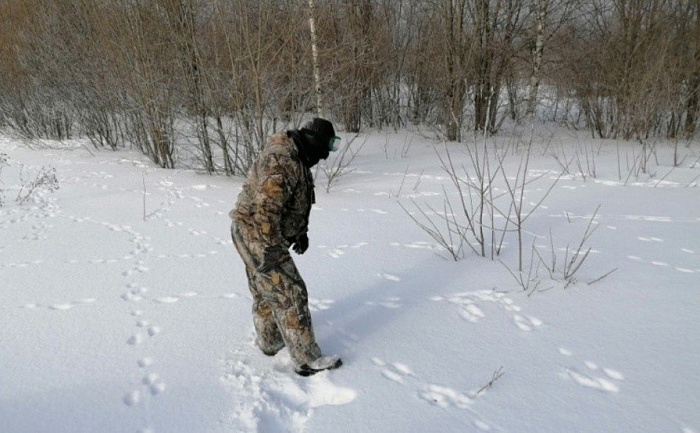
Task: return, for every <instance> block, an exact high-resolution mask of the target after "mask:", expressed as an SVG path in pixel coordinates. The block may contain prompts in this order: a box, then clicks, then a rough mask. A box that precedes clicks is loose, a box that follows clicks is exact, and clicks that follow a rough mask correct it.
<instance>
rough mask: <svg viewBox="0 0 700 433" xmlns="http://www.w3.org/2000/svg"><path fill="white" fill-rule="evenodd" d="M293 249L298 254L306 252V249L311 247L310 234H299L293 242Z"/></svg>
mask: <svg viewBox="0 0 700 433" xmlns="http://www.w3.org/2000/svg"><path fill="white" fill-rule="evenodd" d="M292 249H293V250H294V252H295V253H297V254H304V253H305V252H306V250H308V249H309V236H308V235H307V234H306V233H304V234H303V235H301V236H299V237H298V238H297V239H296V240H295V241H294V243H292Z"/></svg>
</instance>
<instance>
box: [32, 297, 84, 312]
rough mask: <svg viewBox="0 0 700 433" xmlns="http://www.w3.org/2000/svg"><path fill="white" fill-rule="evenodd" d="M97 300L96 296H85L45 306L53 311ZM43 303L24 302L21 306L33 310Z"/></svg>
mask: <svg viewBox="0 0 700 433" xmlns="http://www.w3.org/2000/svg"><path fill="white" fill-rule="evenodd" d="M95 302H97V299H96V298H85V299H78V300H76V301H71V302H59V303H55V304H50V305H46V306H45V307H46V308H48V309H49V310H53V311H66V310H70V309H71V308H74V307H77V306H79V305H87V304H93V303H95ZM41 307H42V305H41V304H38V303H29V304H24V305H22V306H20V308H24V309H27V310H33V309H36V308H41Z"/></svg>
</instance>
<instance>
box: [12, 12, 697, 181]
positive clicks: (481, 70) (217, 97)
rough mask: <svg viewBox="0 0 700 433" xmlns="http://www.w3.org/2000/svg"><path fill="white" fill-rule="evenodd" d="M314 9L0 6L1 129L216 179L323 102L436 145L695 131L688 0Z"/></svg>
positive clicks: (338, 116) (353, 119)
mask: <svg viewBox="0 0 700 433" xmlns="http://www.w3.org/2000/svg"><path fill="white" fill-rule="evenodd" d="M311 3H312V4H313V2H311ZM309 6H310V4H309V2H308V1H307V0H303V1H302V0H297V1H291V0H265V1H257V0H235V1H225V0H148V1H140V0H3V1H0V22H2V23H3V25H2V26H0V59H1V61H0V77H2V79H0V128H3V129H6V130H8V129H9V130H12V131H15V132H18V133H20V134H21V135H22V136H24V137H28V138H47V139H59V140H60V139H70V138H77V137H88V138H89V139H90V141H91V143H93V144H94V146H96V147H98V148H108V149H109V148H111V149H115V150H116V149H120V148H128V147H136V148H138V149H139V150H141V151H142V152H143V153H144V154H145V155H147V156H148V157H149V158H150V159H151V160H152V161H153V162H154V163H156V164H158V165H159V166H161V167H164V168H176V167H180V166H183V165H185V164H186V165H187V166H188V167H194V168H196V169H199V170H202V171H206V172H209V173H224V174H226V175H241V174H244V173H245V171H246V170H247V168H248V167H249V166H250V164H251V163H252V161H253V159H254V157H255V155H256V154H257V152H258V151H259V149H260V147H261V146H262V144H264V141H265V139H266V137H267V136H268V135H269V134H270V133H272V132H274V131H277V130H280V129H282V128H284V127H289V126H292V127H293V126H298V125H299V124H300V123H301V122H302V121H303V118H304V116H307V117H308V114H309V113H317V112H319V111H320V109H321V107H320V106H319V102H318V101H321V104H323V111H321V112H322V113H323V114H324V115H325V116H327V117H329V118H331V119H332V120H333V121H335V122H337V124H338V125H339V127H340V129H342V130H345V131H346V132H359V131H361V130H363V129H366V128H375V129H382V128H392V129H399V128H402V127H405V126H407V125H418V126H420V127H424V128H425V129H426V130H428V131H430V133H431V134H432V133H435V134H437V136H438V137H440V138H441V139H444V140H446V141H463V140H464V139H466V137H468V136H469V135H470V133H472V132H475V131H480V132H485V133H488V134H497V133H498V132H499V129H501V128H502V127H503V126H504V125H509V124H512V123H523V122H531V121H536V122H556V123H557V124H560V125H564V126H566V127H568V128H573V129H584V130H589V131H590V134H591V135H592V136H593V137H596V138H617V139H626V140H636V141H640V142H644V141H645V140H648V139H650V138H654V137H656V138H662V139H673V140H685V139H689V138H692V137H693V136H694V134H695V131H696V128H697V123H698V119H697V113H698V105H699V101H700V44H699V43H698V42H699V41H700V20H699V19H698V9H699V7H700V1H699V0H592V1H583V0H530V1H522V0H349V1H329V0H316V4H315V6H314V7H313V8H310V7H309ZM311 16H313V17H314V19H315V22H316V26H315V27H316V33H317V35H316V38H315V39H316V41H317V48H318V50H317V52H318V68H319V71H320V75H319V76H320V78H321V83H320V84H321V89H322V90H323V91H324V93H323V94H322V95H321V97H320V98H319V99H317V98H316V94H315V85H314V74H313V73H312V70H313V67H312V59H313V56H312V49H311V38H310V26H309V23H310V20H309V18H310V17H311ZM542 108H547V109H546V110H545V109H542Z"/></svg>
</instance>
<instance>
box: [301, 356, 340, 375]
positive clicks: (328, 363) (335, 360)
mask: <svg viewBox="0 0 700 433" xmlns="http://www.w3.org/2000/svg"><path fill="white" fill-rule="evenodd" d="M341 365H343V361H342V360H341V359H340V357H338V356H336V355H331V356H322V357H320V358H318V359H316V360H314V361H311V362H309V363H308V364H304V365H302V366H300V367H297V368H296V369H295V371H296V373H297V374H298V375H299V376H304V377H306V376H311V375H312V374H316V373H318V372H319V371H323V370H335V369H336V368H339V367H340V366H341Z"/></svg>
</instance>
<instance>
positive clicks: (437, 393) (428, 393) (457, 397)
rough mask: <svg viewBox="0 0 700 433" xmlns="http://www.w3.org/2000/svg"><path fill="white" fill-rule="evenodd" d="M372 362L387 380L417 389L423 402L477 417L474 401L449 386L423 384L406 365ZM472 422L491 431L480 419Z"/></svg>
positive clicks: (373, 359)
mask: <svg viewBox="0 0 700 433" xmlns="http://www.w3.org/2000/svg"><path fill="white" fill-rule="evenodd" d="M371 361H372V363H373V364H374V365H375V366H376V367H377V368H378V369H379V371H380V372H381V375H382V376H383V377H384V378H385V379H387V380H389V381H391V382H394V383H396V384H399V385H402V386H412V387H415V388H416V392H417V395H418V398H420V399H421V400H423V401H425V402H427V403H429V404H431V405H434V406H437V407H440V408H442V409H450V408H453V407H454V408H457V409H466V410H469V411H470V412H471V413H472V414H473V415H474V416H476V414H474V412H473V411H472V410H471V404H472V403H473V400H472V399H471V398H470V397H469V396H468V395H466V394H464V393H461V392H459V391H457V390H455V389H453V388H450V387H447V386H442V385H437V384H432V383H427V382H423V381H421V380H420V378H419V377H417V376H416V374H415V373H414V372H413V371H412V370H411V369H410V368H409V367H408V366H407V365H406V364H403V363H400V362H386V361H385V360H383V359H381V358H372V359H371ZM472 422H473V424H474V426H475V427H477V428H478V429H479V430H481V431H490V430H491V426H490V425H489V424H488V423H486V422H484V421H483V420H481V419H479V418H474V419H472Z"/></svg>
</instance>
